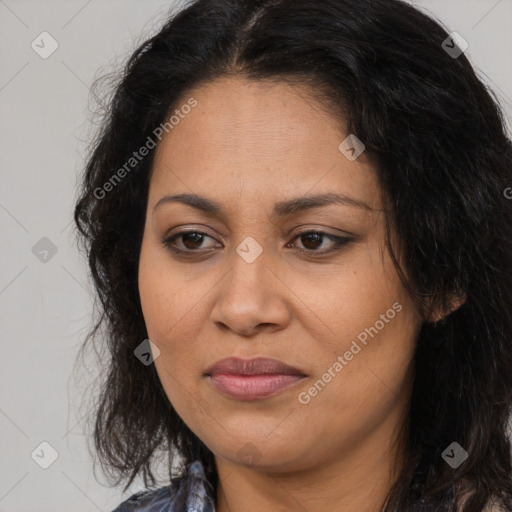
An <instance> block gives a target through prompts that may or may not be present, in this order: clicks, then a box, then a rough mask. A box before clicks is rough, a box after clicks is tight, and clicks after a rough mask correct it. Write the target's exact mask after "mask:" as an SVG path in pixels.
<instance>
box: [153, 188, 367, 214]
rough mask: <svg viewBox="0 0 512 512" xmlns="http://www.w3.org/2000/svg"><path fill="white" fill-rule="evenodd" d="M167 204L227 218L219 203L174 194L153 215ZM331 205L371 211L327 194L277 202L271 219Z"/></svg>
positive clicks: (351, 200)
mask: <svg viewBox="0 0 512 512" xmlns="http://www.w3.org/2000/svg"><path fill="white" fill-rule="evenodd" d="M168 203H181V204H185V205H188V206H191V207H193V208H196V209H197V210H201V211H202V212H204V213H206V214H209V215H212V216H217V217H224V218H226V217H227V214H226V211H225V210H224V208H223V207H222V206H221V205H220V204H219V203H217V202H215V201H213V200H211V199H208V198H206V197H203V196H199V195H197V194H175V195H168V196H164V197H162V198H161V199H160V200H159V201H158V202H157V203H156V205H155V206H154V208H153V213H155V211H156V210H157V208H159V207H160V206H162V205H163V204H168ZM331 204H341V205H343V206H352V207H356V208H362V209H364V210H368V211H373V208H371V207H370V206H369V205H367V204H366V203H365V202H364V201H361V200H359V199H354V198H352V197H349V196H347V195H344V194H335V193H332V192H328V193H325V194H316V195H309V196H301V197H296V198H293V199H288V200H286V201H280V202H277V203H276V204H275V205H274V210H273V212H272V218H274V217H286V216H289V215H292V214H296V213H299V212H303V211H306V210H310V209H312V208H318V207H320V206H328V205H331Z"/></svg>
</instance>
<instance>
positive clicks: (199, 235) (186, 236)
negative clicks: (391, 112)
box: [162, 231, 220, 253]
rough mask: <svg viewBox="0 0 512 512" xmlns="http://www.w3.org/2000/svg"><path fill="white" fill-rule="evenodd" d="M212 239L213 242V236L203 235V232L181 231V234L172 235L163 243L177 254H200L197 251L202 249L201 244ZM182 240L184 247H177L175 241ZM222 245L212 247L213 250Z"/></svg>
mask: <svg viewBox="0 0 512 512" xmlns="http://www.w3.org/2000/svg"><path fill="white" fill-rule="evenodd" d="M205 237H206V238H211V239H212V240H215V239H214V238H212V237H211V236H209V235H207V234H206V233H203V232H202V231H180V232H179V233H176V234H175V235H172V236H170V237H168V238H166V239H165V240H163V241H162V243H163V245H164V246H165V247H167V248H168V249H170V250H171V251H173V252H177V253H184V252H198V251H197V250H196V249H199V248H201V244H202V243H203V241H204V239H205ZM180 238H181V239H182V241H181V244H182V246H183V247H184V249H183V248H180V247H176V246H175V245H174V241H175V240H178V239H180ZM219 245H220V244H217V245H216V246H215V245H214V246H213V247H210V248H211V249H214V248H215V247H218V246H219Z"/></svg>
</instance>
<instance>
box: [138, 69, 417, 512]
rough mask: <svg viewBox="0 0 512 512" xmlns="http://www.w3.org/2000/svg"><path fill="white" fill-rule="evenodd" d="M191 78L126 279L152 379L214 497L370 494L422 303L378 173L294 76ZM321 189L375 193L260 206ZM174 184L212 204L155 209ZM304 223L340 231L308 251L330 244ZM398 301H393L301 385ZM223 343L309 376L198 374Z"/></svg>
mask: <svg viewBox="0 0 512 512" xmlns="http://www.w3.org/2000/svg"><path fill="white" fill-rule="evenodd" d="M189 92H190V94H189V95H187V97H186V98H185V100H184V101H183V104H184V103H186V99H187V98H188V97H189V96H193V97H194V98H195V99H196V100H197V106H196V107H195V108H193V109H192V111H191V112H190V113H189V114H188V115H186V116H184V118H183V119H181V120H180V122H179V124H177V125H176V126H175V127H174V128H173V129H172V130H171V131H169V133H168V134H167V135H165V137H164V138H163V139H162V141H161V143H160V144H159V146H158V147H157V149H156V151H157V153H156V155H155V164H154V174H153V176H152V178H151V182H150V190H149V198H148V208H147V216H146V224H145V229H144V237H143V242H142V247H141V255H140V267H139V290H140V298H141V304H142V309H143V313H144V319H145V322H146V326H147V330H148V335H149V338H150V339H151V340H152V342H153V343H155V345H157V346H158V348H159V349H160V351H161V352H160V355H159V357H157V358H156V360H155V365H156V369H157V372H158V375H159V377H160V379H161V382H162V385H163V388H164V390H165V392H166V394H167V396H168V398H169V400H170V402H171V403H172V405H173V406H174V408H175V409H176V411H177V412H178V414H179V415H180V416H181V418H182V419H183V420H184V421H185V423H186V424H187V425H188V426H189V428H190V429H191V430H192V431H193V432H194V433H195V434H196V435H197V436H198V437H199V438H200V439H201V440H202V441H203V442H204V443H205V444H206V445H207V446H208V448H209V449H210V450H211V451H212V452H213V453H214V455H215V459H216V464H217V467H218V472H219V481H220V483H219V489H218V494H219V497H218V502H217V510H218V512H228V511H230V512H245V511H249V510H250V511H251V512H267V511H268V510H273V511H281V510H283V511H284V510H294V511H300V510H307V511H309V512H316V511H318V512H319V511H322V512H334V511H336V512H344V511H346V512H349V511H351V512H354V511H363V510H364V511H365V512H372V511H379V510H381V508H382V506H383V505H384V501H385V498H386V494H387V492H388V490H389V488H390V486H391V484H392V483H393V481H394V479H395V477H396V475H397V472H398V470H399V469H400V468H401V464H402V463H403V458H404V453H405V450H406V447H405V446H404V443H403V437H399V436H398V434H399V429H400V427H401V425H402V423H403V422H404V420H405V418H406V417H407V407H408V402H409V399H410V392H411V385H412V378H413V377H412V358H413V355H414V347H415V340H416V337H417V335H418V332H419V329H420V327H421V319H420V316H419V314H418V312H417V310H416V308H415V306H414V305H413V303H412V300H411V299H410V298H409V297H408V295H407V294H406V292H405V290H404V288H403V285H402V283H401V282H400V280H399V277H398V275H397V272H396V270H395V268H394V267H393V264H392V262H391V259H390V257H389V254H388V252H387V250H386V249H385V243H384V241H385V231H384V213H383V207H384V206H383V202H382V201H383V198H382V197H381V189H380V185H379V183H378V180H377V175H376V173H375V171H374V169H372V167H371V166H370V165H369V164H367V163H364V161H363V160H364V159H363V158H358V159H356V160H355V161H350V160H348V159H347V158H346V157H345V156H344V155H343V154H342V153H341V152H340V151H339V150H338V146H339V144H340V142H342V141H343V140H344V139H345V138H346V137H347V135H348V134H347V133H344V131H343V130H342V129H341V127H340V123H339V121H337V120H336V119H334V118H333V117H331V116H330V115H329V114H328V113H327V111H326V109H325V108H324V107H323V106H322V105H321V104H319V103H318V102H317V101H316V100H315V99H314V97H313V95H314V92H312V91H308V90H307V89H306V88H301V87H298V86H297V87H292V86H290V85H289V84H285V83H279V82H276V83H267V82H250V81H247V80H246V79H243V78H239V77H236V78H233V77H231V78H223V79H218V80H216V81H214V82H211V83H208V84H206V85H202V86H200V87H198V88H196V89H194V90H192V91H189ZM332 192H335V193H339V194H345V195H348V196H350V197H351V198H353V199H356V200H360V201H364V202H365V203H367V204H368V205H369V206H370V207H371V209H372V210H367V209H364V208H361V207H354V206H349V205H339V204H331V205H328V206H322V207H318V208H315V209H310V210H306V211H303V212H297V213H294V214H290V215H289V216H287V217H283V218H277V217H276V218H271V216H270V214H271V212H272V209H273V207H274V203H276V202H278V201H284V200H286V199H290V198H295V197H298V196H304V195H309V194H318V193H332ZM178 193H188V194H191V193H195V194H198V195H201V196H206V197H208V198H210V199H212V200H215V201H217V202H219V203H220V204H221V205H222V207H223V208H224V209H225V210H226V215H225V216H221V217H217V216H212V215H209V214H205V213H203V212H201V211H199V210H197V209H195V208H193V207H191V206H187V205H184V204H179V203H165V204H163V205H161V206H160V207H159V208H158V209H157V210H156V211H155V212H154V211H153V209H154V206H155V204H156V203H157V202H158V201H159V200H160V199H161V198H162V197H163V196H165V195H168V194H178ZM180 230H181V231H182V230H196V231H199V232H203V233H206V234H207V235H208V236H206V237H204V239H202V242H201V239H195V238H191V237H190V236H189V237H188V238H187V237H184V238H183V237H182V238H178V239H176V240H174V246H175V247H177V248H181V249H183V250H185V251H186V250H188V251H189V253H193V255H192V256H191V257H188V258H187V257H186V256H179V255H177V254H175V253H173V252H172V251H171V250H170V249H169V248H166V247H165V246H164V245H163V243H162V241H163V240H164V239H165V238H166V237H168V236H171V235H173V234H176V233H177V232H179V231H180ZM304 230H320V231H324V232H326V233H328V234H332V235H337V236H341V237H343V236H345V237H350V238H352V239H353V240H352V241H350V242H349V243H347V244H345V245H343V246H341V247H340V248H339V249H338V250H336V251H334V252H331V253H330V254H327V255H324V256H316V257H315V254H317V253H319V252H322V251H324V250H328V249H330V248H333V249H334V248H335V244H334V243H333V242H331V241H330V240H329V239H328V238H326V237H323V238H321V237H320V238H318V239H316V240H315V239H311V238H309V239H308V237H304V236H302V237H299V236H297V235H298V233H299V231H304ZM246 237H252V238H253V239H255V240H256V241H257V242H258V244H259V245H260V246H261V248H262V250H263V252H262V253H261V254H260V255H259V256H258V257H257V258H256V259H255V260H254V261H253V262H252V263H248V262H247V261H245V260H244V259H243V258H242V257H241V256H240V255H239V254H238V253H237V251H236V249H237V247H238V246H240V244H242V242H244V240H245V239H246ZM300 249H303V250H305V251H307V250H308V249H309V253H301V252H300ZM194 251H195V252H194ZM315 251H316V252H315ZM397 302H398V303H399V304H400V305H401V310H400V311H399V312H396V315H394V318H392V319H391V320H389V319H388V321H387V322H384V327H383V328H381V329H379V330H378V333H377V334H376V335H373V337H372V336H368V342H367V344H366V345H363V344H362V343H358V344H359V345H360V347H361V350H360V351H359V352H358V353H357V354H355V355H354V356H353V358H352V359H351V360H349V361H347V360H346V359H345V361H346V363H347V364H346V365H343V369H342V370H341V371H338V372H334V373H335V375H336V376H335V377H332V378H331V380H330V382H328V383H326V384H325V386H324V387H323V388H321V391H319V392H318V393H317V394H316V396H313V397H310V398H311V400H310V401H309V402H308V403H307V404H304V403H301V402H300V401H299V399H298V396H299V393H301V392H303V393H304V392H307V391H308V389H310V388H311V387H312V386H313V385H314V384H315V382H317V381H318V380H319V379H321V378H322V375H324V374H325V373H326V372H327V371H328V369H329V368H332V367H333V365H334V363H335V362H336V361H337V357H338V356H342V357H343V355H344V354H345V352H346V351H347V350H349V349H350V346H351V344H352V342H353V341H354V340H357V339H358V338H357V336H358V335H359V334H360V333H361V332H362V331H364V330H365V329H367V328H369V327H372V326H375V325H376V322H377V321H378V320H379V319H381V318H382V317H381V315H383V314H385V313H386V311H388V310H389V309H390V308H392V306H393V304H394V303H397ZM386 318H387V317H386ZM381 323H382V322H381ZM379 325H380V324H379ZM229 356H238V357H242V358H250V357H255V356H264V357H271V358H275V359H279V360H282V361H284V362H285V363H287V364H290V365H292V366H295V367H298V368H300V369H301V370H302V371H303V372H304V373H305V374H306V375H307V377H306V378H305V379H303V380H302V381H301V382H299V383H298V384H297V385H296V386H294V387H293V388H290V389H288V390H286V391H284V392H281V393H280V394H278V395H275V396H273V397H270V398H267V399H264V400H260V401H256V402H247V401H239V400H234V399H230V398H227V397H224V396H222V395H221V394H219V392H218V391H216V389H215V388H214V387H213V386H212V385H211V383H210V382H209V380H208V379H207V378H206V377H205V376H204V375H203V373H204V372H205V369H206V368H207V367H208V366H209V365H211V364H212V363H214V362H215V361H218V360H220V359H223V358H225V357H229ZM302 396H304V395H302ZM395 441H396V442H395ZM248 443H251V444H248ZM240 450H242V452H240ZM245 452H249V453H252V455H253V456H252V462H248V461H247V460H246V459H243V458H242V456H241V453H245Z"/></svg>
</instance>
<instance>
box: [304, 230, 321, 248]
mask: <svg viewBox="0 0 512 512" xmlns="http://www.w3.org/2000/svg"><path fill="white" fill-rule="evenodd" d="M303 236H304V237H305V238H306V240H307V239H308V238H309V239H310V238H311V237H316V238H317V240H316V241H317V242H318V238H320V236H321V235H318V234H316V233H311V234H309V235H303ZM303 245H304V246H305V247H307V248H308V249H311V247H308V242H306V243H304V242H303ZM313 246H315V242H314V241H313Z"/></svg>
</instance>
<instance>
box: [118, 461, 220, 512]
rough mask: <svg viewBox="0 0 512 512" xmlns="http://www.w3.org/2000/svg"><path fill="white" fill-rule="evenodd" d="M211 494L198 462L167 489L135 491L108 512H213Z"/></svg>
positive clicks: (190, 465)
mask: <svg viewBox="0 0 512 512" xmlns="http://www.w3.org/2000/svg"><path fill="white" fill-rule="evenodd" d="M211 490H212V487H211V485H210V483H209V482H208V481H207V479H206V477H205V475H204V470H203V466H202V464H201V462H200V461H194V462H193V463H191V464H189V465H188V466H186V467H185V471H184V473H183V474H182V476H179V477H177V478H174V479H173V480H172V482H171V484H170V485H167V486H165V487H160V488H159V489H154V490H146V491H139V492H137V493H135V494H133V495H132V496H130V497H129V498H128V499H127V500H125V501H123V502H122V503H121V504H120V505H118V507H117V508H116V509H114V510H113V511H112V512H178V510H180V511H181V510H182V509H183V506H185V507H186V510H188V511H189V512H215V505H214V500H213V497H212V493H211Z"/></svg>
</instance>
